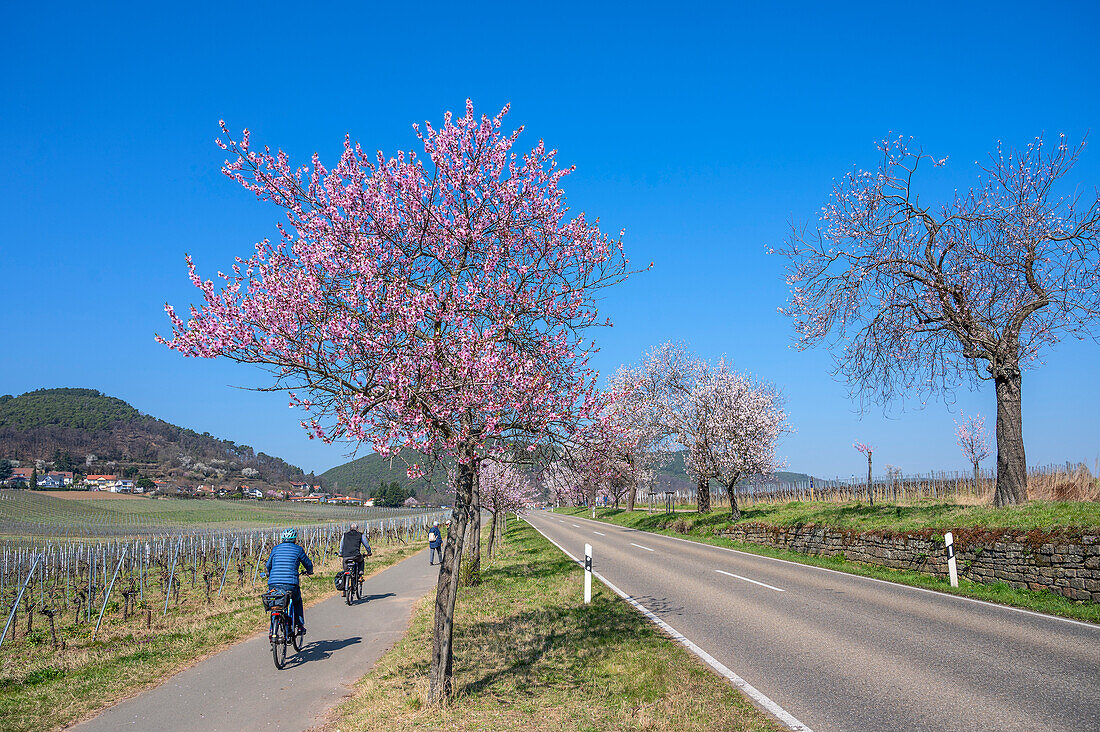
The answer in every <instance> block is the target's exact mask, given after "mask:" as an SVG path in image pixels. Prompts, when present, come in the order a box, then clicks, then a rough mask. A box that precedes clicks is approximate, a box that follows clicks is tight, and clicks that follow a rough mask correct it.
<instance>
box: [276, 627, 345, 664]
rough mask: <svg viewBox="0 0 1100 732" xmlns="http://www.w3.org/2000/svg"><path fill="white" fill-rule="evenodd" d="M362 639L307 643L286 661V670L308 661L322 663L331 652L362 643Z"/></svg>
mask: <svg viewBox="0 0 1100 732" xmlns="http://www.w3.org/2000/svg"><path fill="white" fill-rule="evenodd" d="M362 642H363V638H362V637H361V636H358V635H357V636H355V637H354V638H343V639H341V640H317V641H312V642H310V643H307V644H306V645H305V647H303V648H302V650H300V651H298V652H297V653H295V654H294V656H293V657H289V654H288V658H287V659H286V668H293V667H294V666H300V665H302V664H303V663H308V662H309V661H323V660H325V659H326V658H329V657H330V656H332V653H333V651H338V650H340V649H341V648H347V647H348V646H351V645H355V644H356V643H362Z"/></svg>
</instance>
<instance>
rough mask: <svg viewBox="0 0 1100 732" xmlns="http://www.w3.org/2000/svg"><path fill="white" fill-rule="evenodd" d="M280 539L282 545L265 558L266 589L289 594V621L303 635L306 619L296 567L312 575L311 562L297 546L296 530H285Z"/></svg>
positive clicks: (272, 549)
mask: <svg viewBox="0 0 1100 732" xmlns="http://www.w3.org/2000/svg"><path fill="white" fill-rule="evenodd" d="M282 538H283V541H282V543H281V544H276V545H275V546H273V547H272V548H271V554H269V555H268V557H267V587H268V589H269V590H281V591H283V592H289V593H290V619H291V621H292V622H293V623H294V625H295V626H296V627H297V628H298V631H297V632H299V633H301V634H303V635H304V634H305V632H306V618H305V613H304V611H303V608H302V588H301V587H300V586H299V585H298V566H299V565H301V566H303V567H305V568H306V574H313V562H311V561H309V557H308V556H307V555H306V551H305V549H303V548H302V547H300V546H298V531H297V530H296V529H287V530H286V531H284V532H283V537H282Z"/></svg>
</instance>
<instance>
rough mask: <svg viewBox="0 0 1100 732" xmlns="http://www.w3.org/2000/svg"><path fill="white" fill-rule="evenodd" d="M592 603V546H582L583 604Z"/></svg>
mask: <svg viewBox="0 0 1100 732" xmlns="http://www.w3.org/2000/svg"><path fill="white" fill-rule="evenodd" d="M591 602H592V545H591V544H585V545H584V604H585V605H588V604H589V603H591Z"/></svg>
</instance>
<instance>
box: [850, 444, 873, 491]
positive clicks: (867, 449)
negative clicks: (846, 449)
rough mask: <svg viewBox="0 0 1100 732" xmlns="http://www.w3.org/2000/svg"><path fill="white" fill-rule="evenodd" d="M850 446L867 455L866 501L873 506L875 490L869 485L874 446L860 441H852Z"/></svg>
mask: <svg viewBox="0 0 1100 732" xmlns="http://www.w3.org/2000/svg"><path fill="white" fill-rule="evenodd" d="M852 447H854V448H855V449H856V450H858V451H859V452H862V453H863V454H864V455H866V456H867V503H869V504H870V505H872V506H873V505H875V492H874V490H873V488H872V486H871V453H872V452H874V451H875V448H874V447H872V446H871V445H866V444H864V443H862V442H853V443H852Z"/></svg>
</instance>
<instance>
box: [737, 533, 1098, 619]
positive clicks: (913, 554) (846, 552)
mask: <svg viewBox="0 0 1100 732" xmlns="http://www.w3.org/2000/svg"><path fill="white" fill-rule="evenodd" d="M953 534H954V541H955V559H956V561H957V562H958V570H959V576H961V577H966V578H968V579H970V580H973V581H974V582H982V583H985V584H992V583H994V582H1004V583H1006V584H1009V585H1011V586H1012V587H1019V588H1026V589H1032V590H1040V589H1047V590H1051V591H1053V592H1056V593H1058V594H1060V595H1064V596H1066V597H1068V598H1070V599H1073V600H1090V601H1093V602H1100V537H1098V536H1090V535H1068V534H1065V533H1061V532H1054V533H1050V532H1042V531H1029V532H1015V531H1006V530H988V529H954V530H953ZM722 535H723V536H726V537H728V538H730V539H733V540H735V541H743V542H748V543H751V544H763V545H766V546H772V547H776V548H779V549H788V550H790V551H795V552H801V553H803V554H813V555H825V556H844V557H846V558H847V559H849V560H851V561H853V562H862V563H864V564H878V565H882V566H884V567H891V568H893V569H908V570H913V571H917V572H924V573H925V574H931V575H935V576H938V577H946V576H947V552H946V550H945V548H944V543H943V533H942V532H939V531H933V530H922V531H918V532H910V533H893V532H885V531H871V532H864V533H859V532H856V531H845V530H841V529H830V528H827V527H824V526H814V525H808V526H791V527H782V526H771V525H768V524H755V523H754V524H739V525H737V526H734V527H732V528H730V529H728V530H726V531H724V532H722Z"/></svg>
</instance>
